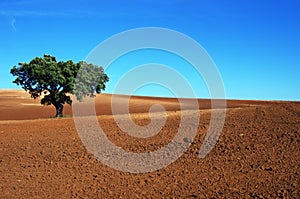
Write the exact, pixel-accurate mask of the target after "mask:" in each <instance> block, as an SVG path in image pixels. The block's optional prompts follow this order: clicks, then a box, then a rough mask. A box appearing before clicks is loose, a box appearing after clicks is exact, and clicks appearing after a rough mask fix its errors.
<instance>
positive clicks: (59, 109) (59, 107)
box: [55, 104, 64, 117]
mask: <svg viewBox="0 0 300 199" xmlns="http://www.w3.org/2000/svg"><path fill="white" fill-rule="evenodd" d="M55 108H56V116H55V117H62V116H63V114H62V112H63V108H64V105H63V104H58V105H56V106H55Z"/></svg>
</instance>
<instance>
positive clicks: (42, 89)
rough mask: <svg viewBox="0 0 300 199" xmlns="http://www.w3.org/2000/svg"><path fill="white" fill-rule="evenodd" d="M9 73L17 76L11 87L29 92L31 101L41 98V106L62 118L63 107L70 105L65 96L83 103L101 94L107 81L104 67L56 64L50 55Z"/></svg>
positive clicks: (67, 62) (62, 62)
mask: <svg viewBox="0 0 300 199" xmlns="http://www.w3.org/2000/svg"><path fill="white" fill-rule="evenodd" d="M10 72H11V74H12V75H13V76H16V79H15V80H14V81H13V83H16V84H17V85H20V86H21V87H22V88H23V89H24V90H25V91H27V92H29V94H30V95H31V97H32V98H34V99H36V98H38V97H40V96H41V95H42V94H44V97H43V98H42V99H41V104H43V105H51V104H52V105H54V106H55V108H56V117H61V116H62V111H63V105H64V104H65V103H67V104H69V105H71V104H72V100H71V98H70V96H68V95H67V94H74V95H75V96H76V98H77V99H78V100H79V101H82V100H83V99H84V97H86V96H94V94H95V92H96V93H100V92H101V90H104V89H105V83H106V82H108V81H109V77H108V76H107V75H106V74H105V73H104V69H103V67H99V66H97V65H94V64H88V63H86V62H84V61H81V62H78V63H74V62H73V61H72V60H69V61H66V62H64V61H59V62H57V61H56V58H55V57H53V56H51V55H44V57H42V58H41V57H36V58H34V59H33V60H31V61H30V62H29V63H26V62H24V63H19V66H14V67H13V68H12V69H11V71H10ZM75 83H76V84H75Z"/></svg>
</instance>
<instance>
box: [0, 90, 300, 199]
mask: <svg viewBox="0 0 300 199" xmlns="http://www.w3.org/2000/svg"><path fill="white" fill-rule="evenodd" d="M117 97H118V98H119V100H120V105H122V98H123V97H122V96H117ZM110 100H111V96H110V95H107V94H101V95H99V96H97V98H96V103H95V104H96V105H95V106H96V112H97V115H98V121H99V125H101V127H102V128H103V129H104V131H105V133H106V134H107V137H108V138H109V139H110V140H111V141H112V142H113V143H115V144H116V145H118V146H120V147H122V148H123V149H125V150H128V151H132V152H137V153H141V152H146V151H154V150H157V149H159V148H161V147H163V146H164V145H165V144H167V143H168V142H170V141H171V140H172V138H173V137H174V136H175V134H176V132H177V129H178V126H179V124H180V111H179V110H180V108H179V106H178V103H177V100H176V99H167V98H147V97H133V98H132V99H131V101H130V102H131V103H130V112H131V113H133V114H132V116H133V118H134V121H135V122H136V123H137V124H139V125H142V126H143V125H147V124H149V122H150V119H149V117H148V116H147V114H145V113H147V112H148V109H149V107H150V106H151V105H153V104H155V103H161V104H162V105H163V106H164V107H165V109H166V110H167V112H168V113H171V112H172V114H169V116H168V118H167V121H166V123H165V125H164V128H163V129H162V130H161V131H160V132H159V133H158V134H156V135H155V136H152V137H150V138H147V139H145V138H136V137H131V136H129V135H128V134H126V132H123V131H121V130H120V129H119V127H118V126H117V124H116V122H115V121H114V120H113V118H112V116H111V109H110ZM199 103H200V112H201V117H200V122H199V126H198V131H197V135H196V137H195V139H194V140H193V141H192V143H191V145H190V146H189V148H188V150H187V151H186V152H185V153H184V154H183V155H182V156H181V157H180V158H179V159H177V160H176V161H175V162H173V163H172V164H170V165H169V166H167V167H165V168H162V169H160V170H157V171H154V172H148V173H141V174H134V173H129V172H122V171H118V170H114V169H112V168H110V167H108V166H106V165H105V164H103V163H101V162H99V161H97V159H96V158H95V157H94V156H93V154H91V153H89V152H88V151H87V150H86V149H85V147H84V145H83V144H82V142H81V140H80V138H79V135H78V133H77V131H76V128H75V125H74V121H73V119H72V118H71V117H66V118H62V119H55V118H50V116H51V115H54V113H55V110H54V109H53V108H52V107H45V106H41V105H39V101H37V100H32V99H30V97H29V95H28V94H27V93H24V92H23V91H0V198H104V197H108V198H300V185H299V181H300V176H299V175H300V158H299V157H300V103H299V102H270V101H269V102H266V101H238V100H231V101H228V102H227V105H228V109H227V112H226V122H225V125H224V128H223V131H222V134H221V136H220V138H219V140H218V142H217V144H216V145H215V147H214V148H213V150H212V151H211V152H210V153H209V154H208V155H207V156H206V157H205V158H202V159H201V158H199V156H198V152H199V149H200V147H201V144H202V142H203V139H204V137H205V134H206V132H207V129H208V126H209V122H210V110H209V108H210V101H209V100H199ZM218 108H222V107H218ZM182 109H186V110H188V109H189V105H188V100H187V103H186V106H184V107H182ZM64 114H65V115H72V111H71V108H70V107H67V106H66V108H65V110H64Z"/></svg>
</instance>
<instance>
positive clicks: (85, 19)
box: [0, 0, 300, 101]
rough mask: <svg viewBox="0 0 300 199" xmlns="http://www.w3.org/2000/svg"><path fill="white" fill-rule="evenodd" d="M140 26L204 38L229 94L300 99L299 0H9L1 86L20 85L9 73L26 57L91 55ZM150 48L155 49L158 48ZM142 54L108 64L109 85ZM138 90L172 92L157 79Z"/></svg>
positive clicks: (1, 15) (2, 9)
mask: <svg viewBox="0 0 300 199" xmlns="http://www.w3.org/2000/svg"><path fill="white" fill-rule="evenodd" d="M140 27H163V28H169V29H173V30H176V31H179V32H182V33H184V34H186V35H188V36H189V37H191V38H193V39H194V40H196V41H197V42H199V43H200V44H201V45H202V46H203V47H204V48H205V49H206V51H207V52H208V53H209V55H210V56H211V58H212V59H213V60H214V62H215V64H216V65H217V67H218V70H219V71H220V74H221V76H222V79H223V82H224V86H225V90H226V97H227V98H230V99H233V98H234V99H266V100H297V101H299V100H300V1H297V0H294V1H292V0H284V1H283V0H282V1H280V0H251V1H249V0H245V1H243V0H228V1H224V0H209V1H207V0H127V1H125V0H124V1H121V0H119V1H117V0H110V1H102V0H92V1H89V0H63V1H62V0H1V1H0V33H1V38H0V44H1V46H0V55H1V58H0V74H1V76H0V88H18V87H17V86H16V85H13V84H12V83H11V81H12V80H13V77H12V76H11V74H10V73H9V70H10V68H11V67H12V66H14V65H16V64H17V63H18V62H24V61H26V62H28V61H30V60H31V59H32V58H34V57H36V56H43V54H51V55H54V56H56V57H57V59H58V60H69V59H72V60H74V61H79V60H84V59H86V57H87V55H88V54H89V53H90V51H91V50H93V49H94V48H95V47H96V46H97V45H98V44H99V43H100V42H102V41H103V40H105V39H107V38H109V37H110V36H112V35H114V34H117V33H119V32H122V31H125V30H128V29H132V28H140ZM150 51H151V50H150ZM150 51H149V52H146V54H147V53H148V54H149V56H153V55H155V53H157V52H150ZM138 56H139V53H133V54H130V55H129V56H128V58H127V60H123V62H122V64H124V63H127V66H128V68H126V66H125V67H123V68H122V69H121V70H120V68H118V66H115V67H114V69H111V70H109V71H107V73H108V75H109V76H110V77H111V81H110V82H109V83H108V84H107V90H106V92H108V93H111V92H113V88H114V83H116V82H117V81H118V78H120V77H121V75H122V73H124V74H125V73H126V72H128V71H129V70H130V67H131V66H130V64H133V63H131V62H134V60H139V61H137V62H139V64H141V63H143V60H142V61H141V55H140V56H139V58H138ZM159 56H162V57H164V56H165V57H168V56H169V55H167V54H166V53H165V54H164V53H162V54H159ZM142 57H144V56H142ZM153 57H155V56H153ZM169 58H170V56H169ZM170 59H171V58H170ZM149 60H150V61H151V57H150V58H148V59H146V60H144V62H146V63H147V61H149ZM156 61H157V60H156ZM158 61H159V60H158ZM180 62H183V61H182V60H181V61H180V60H178V61H176V63H180ZM170 63H172V61H171V62H169V64H170ZM182 64H184V63H182ZM171 67H172V64H171ZM176 67H178V66H176ZM187 78H190V79H191V85H192V87H193V89H194V90H197V92H196V95H197V97H200V98H201V97H203V98H207V97H209V93H207V92H205V91H202V89H203V85H199V84H198V83H195V84H194V83H193V81H195V82H197V81H196V80H193V78H195V77H193V75H192V76H191V77H187ZM203 90H205V89H203ZM198 91H199V92H198ZM136 94H141V95H155V96H157V95H160V96H170V95H171V94H170V92H169V91H168V90H167V89H164V88H157V86H156V87H155V86H154V87H151V85H150V86H148V87H147V86H146V87H144V88H141V89H140V90H139V91H138V92H137V93H136Z"/></svg>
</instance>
